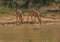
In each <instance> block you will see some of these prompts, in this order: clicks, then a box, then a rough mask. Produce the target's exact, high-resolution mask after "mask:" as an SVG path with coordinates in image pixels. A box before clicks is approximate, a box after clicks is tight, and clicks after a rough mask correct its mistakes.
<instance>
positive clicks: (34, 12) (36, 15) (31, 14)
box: [27, 9, 41, 24]
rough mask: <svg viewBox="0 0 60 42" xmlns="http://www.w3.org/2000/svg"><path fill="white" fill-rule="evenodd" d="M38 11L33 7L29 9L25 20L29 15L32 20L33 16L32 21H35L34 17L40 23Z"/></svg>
mask: <svg viewBox="0 0 60 42" xmlns="http://www.w3.org/2000/svg"><path fill="white" fill-rule="evenodd" d="M39 14H40V13H39V12H38V11H37V10H35V9H30V10H29V15H28V17H27V20H28V19H29V17H30V16H31V20H32V21H33V17H34V21H35V22H36V18H37V19H38V21H39V22H40V24H41V18H39Z"/></svg>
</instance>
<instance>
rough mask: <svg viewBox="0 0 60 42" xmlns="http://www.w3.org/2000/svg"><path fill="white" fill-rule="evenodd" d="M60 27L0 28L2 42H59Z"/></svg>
mask: <svg viewBox="0 0 60 42" xmlns="http://www.w3.org/2000/svg"><path fill="white" fill-rule="evenodd" d="M59 41H60V25H59V24H55V25H51V24H49V25H46V24H42V25H21V26H0V42H59Z"/></svg>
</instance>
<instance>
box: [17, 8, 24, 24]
mask: <svg viewBox="0 0 60 42" xmlns="http://www.w3.org/2000/svg"><path fill="white" fill-rule="evenodd" d="M22 16H23V13H22V11H21V10H19V9H16V23H18V22H20V21H21V23H22V22H23V18H22Z"/></svg>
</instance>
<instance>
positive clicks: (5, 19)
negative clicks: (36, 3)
mask: <svg viewBox="0 0 60 42" xmlns="http://www.w3.org/2000/svg"><path fill="white" fill-rule="evenodd" d="M39 18H41V21H42V22H44V21H52V22H55V21H56V22H60V19H51V18H45V17H39ZM26 19H27V16H23V21H24V22H27V20H26ZM28 21H31V17H29V20H28ZM0 22H16V18H15V16H8V15H7V16H0ZM36 22H39V21H38V19H36Z"/></svg>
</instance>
